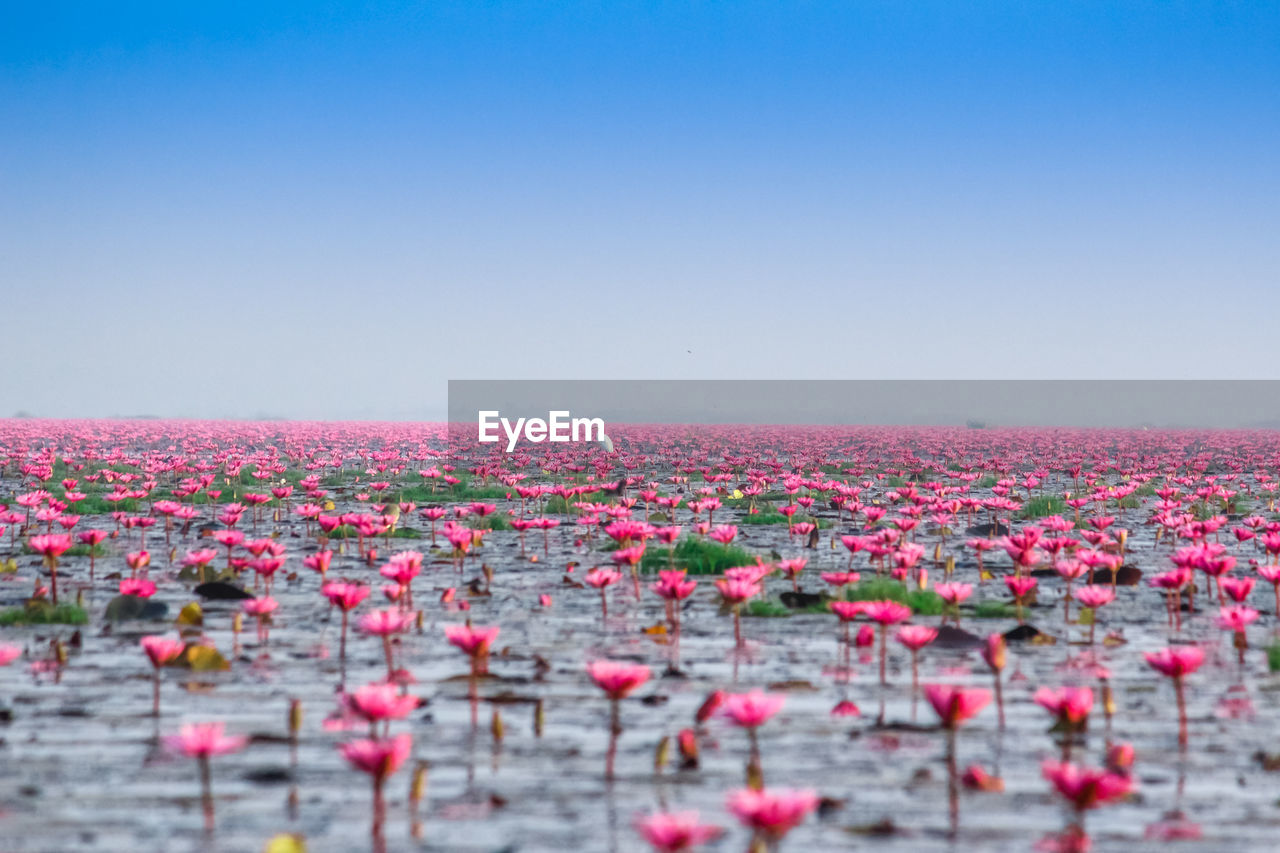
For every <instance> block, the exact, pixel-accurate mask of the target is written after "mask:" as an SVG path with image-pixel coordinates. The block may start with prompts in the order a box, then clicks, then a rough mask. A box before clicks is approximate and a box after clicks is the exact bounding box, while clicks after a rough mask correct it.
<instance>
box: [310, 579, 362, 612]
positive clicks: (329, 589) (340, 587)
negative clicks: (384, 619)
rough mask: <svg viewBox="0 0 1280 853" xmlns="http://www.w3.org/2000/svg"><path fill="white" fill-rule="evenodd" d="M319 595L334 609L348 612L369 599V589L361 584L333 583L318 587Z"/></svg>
mask: <svg viewBox="0 0 1280 853" xmlns="http://www.w3.org/2000/svg"><path fill="white" fill-rule="evenodd" d="M320 594H321V595H323V596H324V597H325V598H327V599H329V603H330V604H332V605H334V606H335V607H338V608H340V609H342V610H346V611H350V610H354V609H355V608H356V607H357V606H358V605H359V604H360V602H362V601H364V600H365V599H366V598H368V597H369V587H367V586H364V585H363V584H356V583H345V582H343V581H333V582H330V583H327V584H325V585H324V586H322V587H320Z"/></svg>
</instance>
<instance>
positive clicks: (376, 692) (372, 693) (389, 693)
mask: <svg viewBox="0 0 1280 853" xmlns="http://www.w3.org/2000/svg"><path fill="white" fill-rule="evenodd" d="M343 704H344V705H345V707H346V709H347V710H348V711H350V712H351V713H353V714H355V715H357V716H359V717H361V718H363V719H365V720H367V721H368V722H370V723H375V722H378V721H380V720H403V719H404V718H405V717H407V716H409V714H410V713H412V712H413V710H414V709H415V708H417V707H418V697H416V696H402V695H400V692H399V687H398V686H397V685H395V684H387V683H378V684H367V685H365V686H364V687H361V688H360V689H359V690H357V691H355V692H354V693H348V694H347V695H346V696H344V697H343Z"/></svg>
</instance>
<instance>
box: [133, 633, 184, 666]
mask: <svg viewBox="0 0 1280 853" xmlns="http://www.w3.org/2000/svg"><path fill="white" fill-rule="evenodd" d="M138 642H139V644H140V645H141V646H142V650H143V651H144V652H146V653H147V657H149V658H151V665H152V666H154V667H156V668H157V669H159V668H160V667H162V666H164V665H165V664H167V663H169V662H171V661H175V660H177V659H178V658H179V656H181V655H182V652H183V650H184V649H186V647H187V644H186V643H184V642H183V641H182V640H171V639H169V638H168V637H162V636H160V635H158V634H157V635H152V636H149V637H143V638H142V639H141V640H139V641H138Z"/></svg>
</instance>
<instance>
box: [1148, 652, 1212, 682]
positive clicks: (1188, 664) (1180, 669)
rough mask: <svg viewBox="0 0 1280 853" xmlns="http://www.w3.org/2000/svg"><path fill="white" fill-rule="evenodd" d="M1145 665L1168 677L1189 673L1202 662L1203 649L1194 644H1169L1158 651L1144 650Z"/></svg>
mask: <svg viewBox="0 0 1280 853" xmlns="http://www.w3.org/2000/svg"><path fill="white" fill-rule="evenodd" d="M1142 656H1143V657H1144V658H1145V659H1146V661H1147V665H1148V666H1150V667H1151V668H1152V669H1155V670H1157V671H1159V672H1160V673H1162V674H1164V675H1167V676H1169V677H1170V678H1181V677H1183V676H1186V675H1190V674H1191V673H1193V672H1195V671H1196V670H1197V669H1199V668H1200V665H1201V664H1203V663H1204V649H1201V648H1198V647H1196V646H1170V647H1169V648H1167V649H1161V650H1160V651H1158V652H1144V653H1143V655H1142Z"/></svg>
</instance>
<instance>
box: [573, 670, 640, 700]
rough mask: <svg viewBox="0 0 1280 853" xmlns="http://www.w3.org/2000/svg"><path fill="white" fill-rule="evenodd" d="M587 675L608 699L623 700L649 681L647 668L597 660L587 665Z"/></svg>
mask: <svg viewBox="0 0 1280 853" xmlns="http://www.w3.org/2000/svg"><path fill="white" fill-rule="evenodd" d="M587 675H588V676H590V677H591V680H592V681H594V682H595V683H596V686H597V687H599V688H600V689H601V690H603V691H604V692H605V695H606V696H608V697H609V698H610V699H613V700H615V701H616V700H618V699H623V698H625V697H627V696H629V695H631V693H632V692H633V691H634V690H635V689H636V688H637V687H639V686H640V685H642V684H644V683H645V682H646V681H648V680H649V675H650V671H649V667H647V666H645V665H643V664H631V663H623V662H621V661H611V660H598V661H593V662H591V663H589V664H587Z"/></svg>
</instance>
